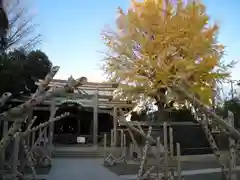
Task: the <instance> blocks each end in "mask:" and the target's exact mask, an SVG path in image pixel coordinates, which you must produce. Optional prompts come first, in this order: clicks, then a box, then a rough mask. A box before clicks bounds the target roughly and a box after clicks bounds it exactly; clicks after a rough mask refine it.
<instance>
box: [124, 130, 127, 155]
mask: <svg viewBox="0 0 240 180" xmlns="http://www.w3.org/2000/svg"><path fill="white" fill-rule="evenodd" d="M123 151H124V157H125V158H126V155H127V137H126V134H125V133H124V134H123Z"/></svg>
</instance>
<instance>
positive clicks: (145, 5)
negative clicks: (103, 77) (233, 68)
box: [103, 0, 229, 104]
mask: <svg viewBox="0 0 240 180" xmlns="http://www.w3.org/2000/svg"><path fill="white" fill-rule="evenodd" d="M208 21H209V17H208V16H207V14H206V12H205V6H204V5H203V4H202V3H200V2H196V1H189V2H188V3H183V0H175V1H174V3H173V1H170V0H143V1H139V2H137V1H135V0H133V1H132V4H131V6H130V8H129V9H128V11H127V12H126V13H124V11H123V10H122V9H120V8H119V18H118V19H117V21H116V25H117V29H115V30H110V31H104V32H103V39H104V42H105V44H106V46H107V47H108V53H107V54H106V57H105V59H104V64H103V67H104V70H105V72H106V73H107V74H108V75H109V77H110V79H112V80H114V81H118V82H120V83H121V85H120V89H121V90H122V91H123V92H125V93H127V92H131V93H130V94H129V95H131V96H132V95H134V94H135V95H139V94H140V92H142V93H144V94H146V95H148V94H154V93H156V91H157V89H159V88H162V87H171V86H172V85H173V84H175V83H178V82H179V81H187V82H188V84H190V88H189V89H188V90H189V91H191V92H193V93H195V94H197V95H198V97H200V99H201V100H202V101H204V102H205V103H208V104H209V102H210V101H209V99H211V98H212V95H213V88H214V86H215V82H216V80H221V79H223V78H225V77H227V76H229V74H228V73H227V72H226V70H224V69H223V68H222V67H221V64H220V60H221V57H222V55H223V51H224V46H223V45H220V44H218V42H217V39H216V35H217V32H218V26H217V25H215V24H214V25H210V24H209V23H208Z"/></svg>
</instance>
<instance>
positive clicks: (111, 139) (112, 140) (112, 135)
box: [110, 129, 114, 147]
mask: <svg viewBox="0 0 240 180" xmlns="http://www.w3.org/2000/svg"><path fill="white" fill-rule="evenodd" d="M113 137H114V132H113V129H111V136H110V141H111V147H113V146H114V138H113Z"/></svg>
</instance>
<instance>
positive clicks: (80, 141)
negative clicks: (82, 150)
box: [77, 136, 86, 144]
mask: <svg viewBox="0 0 240 180" xmlns="http://www.w3.org/2000/svg"><path fill="white" fill-rule="evenodd" d="M77 143H79V144H85V143H86V138H85V137H81V136H79V137H77Z"/></svg>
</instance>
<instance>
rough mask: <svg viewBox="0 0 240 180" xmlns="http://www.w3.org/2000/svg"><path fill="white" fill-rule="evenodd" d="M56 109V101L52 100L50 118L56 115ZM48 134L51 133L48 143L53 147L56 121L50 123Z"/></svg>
mask: <svg viewBox="0 0 240 180" xmlns="http://www.w3.org/2000/svg"><path fill="white" fill-rule="evenodd" d="M56 111H57V108H56V103H55V101H52V103H51V107H50V118H49V120H50V119H51V118H53V117H54V116H55V114H56ZM48 134H49V141H48V143H49V145H50V147H51V146H52V142H53V135H54V123H50V124H49V132H48Z"/></svg>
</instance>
